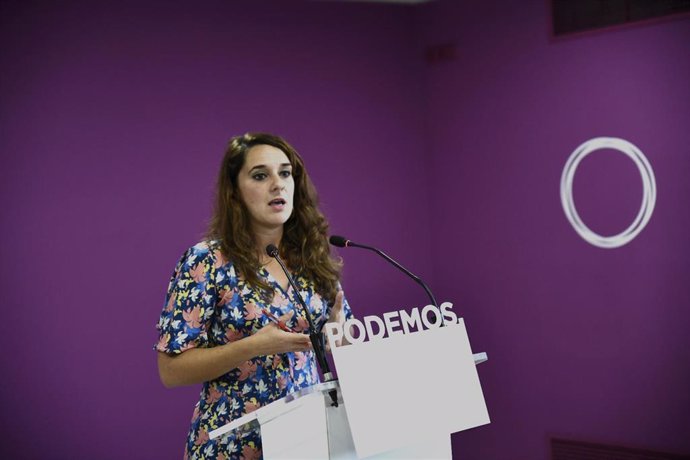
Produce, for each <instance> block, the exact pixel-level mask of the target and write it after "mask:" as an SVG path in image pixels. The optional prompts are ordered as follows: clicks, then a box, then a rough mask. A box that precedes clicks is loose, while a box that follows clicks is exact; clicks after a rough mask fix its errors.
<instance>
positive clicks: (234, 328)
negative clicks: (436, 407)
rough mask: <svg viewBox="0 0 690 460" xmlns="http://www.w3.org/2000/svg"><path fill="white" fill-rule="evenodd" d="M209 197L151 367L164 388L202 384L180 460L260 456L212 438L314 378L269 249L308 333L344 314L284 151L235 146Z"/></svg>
mask: <svg viewBox="0 0 690 460" xmlns="http://www.w3.org/2000/svg"><path fill="white" fill-rule="evenodd" d="M216 192H217V196H216V206H215V211H214V215H213V218H212V220H211V224H210V228H209V231H208V234H207V240H206V241H204V242H202V243H199V244H197V245H196V246H194V247H192V248H190V249H189V250H187V251H186V252H185V254H184V255H183V256H182V258H181V259H180V260H179V262H178V263H177V266H176V267H175V271H174V273H173V275H172V278H171V281H170V285H169V287H168V294H167V297H166V302H165V307H164V309H163V312H162V314H161V317H160V320H159V323H158V330H159V332H160V339H159V341H158V344H157V345H156V350H158V351H159V353H158V369H159V373H160V376H161V380H162V381H163V384H164V385H165V386H166V387H175V386H179V385H191V384H196V383H203V389H202V391H201V397H200V400H199V403H198V404H197V406H196V409H195V411H194V415H193V417H192V425H191V429H190V431H189V436H188V438H187V447H186V451H185V458H211V459H227V458H261V439H260V435H259V433H257V432H251V433H249V434H248V435H246V436H242V437H236V436H233V435H230V436H226V437H225V438H222V439H216V440H209V437H208V434H209V432H210V431H212V430H214V429H216V428H219V427H221V426H223V425H225V424H226V423H228V422H230V421H231V420H233V419H235V418H237V417H240V416H242V415H244V414H246V413H249V412H252V411H253V410H256V409H257V408H258V407H260V406H263V405H266V404H268V403H270V402H272V401H275V400H277V399H280V398H282V397H284V396H285V395H287V394H288V393H291V392H293V391H297V390H299V389H301V388H304V387H307V386H310V385H313V384H315V383H318V381H319V376H318V372H317V368H316V363H315V359H314V353H313V351H312V350H311V344H310V341H309V336H308V335H307V334H306V333H304V332H306V331H307V329H308V323H307V320H306V317H305V315H304V312H303V310H302V309H301V308H300V305H299V304H298V303H297V300H296V297H295V293H294V292H293V289H292V288H291V287H290V286H289V283H288V280H287V277H286V276H285V274H284V273H283V271H282V270H281V268H280V266H279V264H278V263H277V261H276V260H275V259H273V258H271V257H269V256H268V255H266V252H265V248H266V246H267V245H269V244H273V245H275V246H277V247H278V248H279V250H280V255H281V258H283V260H285V261H286V264H287V266H288V268H289V269H290V271H291V272H292V276H293V277H294V279H295V282H296V284H297V285H298V288H299V290H300V292H301V294H302V296H303V297H304V300H305V302H306V303H307V305H308V307H309V309H310V313H311V315H312V318H313V320H314V323H315V327H317V328H320V326H321V325H323V324H324V323H325V322H331V321H340V322H344V321H345V319H347V318H348V317H349V316H350V315H351V313H350V308H349V306H348V304H347V302H346V301H345V300H344V298H343V294H342V291H340V287H339V286H340V284H339V277H340V263H339V262H338V261H336V260H335V259H334V258H333V257H331V255H330V252H329V247H328V241H327V229H328V224H327V222H326V219H325V218H324V216H323V215H322V214H321V213H320V212H319V210H318V209H317V195H316V191H315V189H314V186H313V185H312V183H311V180H310V179H309V176H308V175H307V172H306V170H305V168H304V163H303V162H302V159H301V158H300V156H299V155H298V154H297V152H296V151H295V150H294V149H293V148H292V147H291V146H290V145H288V144H287V142H285V141H284V140H283V139H281V138H279V137H277V136H273V135H270V134H262V133H255V134H245V135H243V136H238V137H235V138H233V139H232V140H231V141H230V144H229V146H228V149H227V151H226V153H225V157H224V159H223V162H222V165H221V170H220V174H219V177H218V185H217V190H216ZM265 311H268V312H270V313H272V314H273V315H274V316H276V317H279V318H280V319H281V320H283V321H285V322H286V323H287V326H288V327H290V328H291V329H292V330H294V331H296V332H287V331H285V330H281V329H280V328H279V327H278V326H277V325H276V324H275V323H274V322H271V321H270V320H269V318H268V316H267V314H266V313H264V312H265Z"/></svg>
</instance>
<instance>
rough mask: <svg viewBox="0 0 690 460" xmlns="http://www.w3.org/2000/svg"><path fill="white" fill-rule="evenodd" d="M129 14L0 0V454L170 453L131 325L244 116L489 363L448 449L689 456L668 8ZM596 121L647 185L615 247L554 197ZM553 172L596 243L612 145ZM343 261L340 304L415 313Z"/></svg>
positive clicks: (177, 440)
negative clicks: (602, 22) (643, 218)
mask: <svg viewBox="0 0 690 460" xmlns="http://www.w3.org/2000/svg"><path fill="white" fill-rule="evenodd" d="M139 3H140V2H123V3H121V2H118V3H113V4H112V5H110V6H108V5H107V4H104V3H103V4H99V5H95V4H94V2H86V1H84V2H65V3H61V4H60V5H59V6H54V5H53V4H52V3H51V2H18V1H13V2H3V3H2V5H0V43H2V46H1V47H0V69H2V71H1V72H0V152H1V154H2V168H0V196H2V198H3V202H4V206H3V210H2V219H1V220H0V232H1V233H0V253H1V254H2V256H3V264H2V265H0V283H1V285H2V288H3V300H2V307H3V308H2V312H3V314H4V318H3V319H4V320H3V321H0V328H1V329H0V337H1V339H0V340H1V342H0V345H2V349H3V357H2V360H1V363H2V369H3V371H4V372H3V374H4V378H3V379H2V383H1V384H0V398H2V399H1V402H2V408H3V410H2V417H1V418H0V420H1V423H2V425H1V429H2V432H3V433H4V439H3V442H2V443H0V457H3V458H5V457H7V458H18V459H21V458H56V459H63V458H104V459H108V458H112V459H120V458H142V459H144V458H147V459H148V458H179V457H180V456H181V454H182V446H183V439H184V436H185V435H186V432H187V428H188V422H189V419H190V417H191V412H192V407H193V404H194V402H195V401H196V398H197V394H198V388H185V389H175V390H166V389H164V388H163V387H162V385H161V384H160V382H159V381H158V376H157V371H156V366H155V353H154V352H153V351H152V349H151V347H152V345H153V343H154V341H155V339H156V337H155V329H154V325H155V322H156V320H157V317H158V314H159V311H160V309H161V307H162V302H163V296H164V291H165V288H166V285H167V281H168V276H169V275H170V272H171V270H172V268H173V265H174V263H175V261H176V260H177V258H178V257H179V255H180V254H181V253H182V251H184V249H185V248H186V247H187V246H189V245H191V244H194V243H195V242H196V241H197V240H198V239H199V238H200V235H201V234H202V232H203V230H204V226H205V222H206V220H207V218H208V215H209V210H210V204H211V194H212V189H213V184H214V181H215V174H216V169H217V167H218V165H219V162H220V158H221V155H222V152H223V147H224V145H225V143H226V142H227V140H228V138H229V137H231V136H232V135H235V134H239V133H243V132H245V131H248V130H266V131H271V132H276V133H278V134H281V135H283V136H285V137H286V138H287V139H289V140H290V141H291V142H292V143H293V144H294V145H295V146H296V147H297V148H298V150H299V151H300V152H301V153H302V154H303V156H304V158H305V160H306V162H307V165H308V168H309V171H310V173H311V175H312V177H313V179H314V181H315V183H316V185H317V187H318V188H319V191H320V194H321V197H322V204H323V208H324V211H325V212H326V213H327V214H328V215H329V217H330V220H331V226H332V229H333V232H334V233H341V234H345V235H347V236H350V237H351V238H353V239H360V240H362V241H363V242H369V243H371V244H376V245H379V246H381V247H382V248H383V249H385V250H386V251H387V252H388V253H390V254H391V255H394V256H396V257H397V258H398V259H399V260H400V262H402V263H403V264H405V265H407V266H408V267H410V268H412V269H413V270H414V271H415V272H416V273H418V274H419V275H420V276H422V277H423V278H424V279H426V280H427V281H428V282H429V284H430V285H431V286H432V288H433V289H434V291H435V293H436V295H437V297H439V298H440V299H444V300H445V299H448V300H452V301H454V302H455V303H456V305H457V308H458V309H459V310H460V312H461V314H463V316H465V318H466V322H467V325H468V328H469V332H470V339H471V340H472V343H473V347H474V348H475V350H477V351H487V352H488V353H489V357H490V361H489V362H488V363H486V364H483V365H482V366H481V367H480V378H481V380H482V384H483V387H484V390H485V395H486V399H487V404H488V406H489V411H490V414H491V417H492V424H491V425H489V426H486V427H481V428H478V429H475V430H470V431H468V432H465V433H461V434H458V435H455V436H454V449H455V451H456V452H457V453H458V457H461V456H462V458H467V459H503V458H511V457H514V455H515V452H519V453H520V455H519V457H521V458H547V450H546V449H547V446H546V439H547V435H549V434H557V435H563V436H570V437H574V438H581V439H589V440H598V441H604V442H611V443H619V444H626V445H636V446H643V447H649V448H658V449H664V450H672V451H677V452H686V453H687V452H690V433H689V431H688V429H687V427H688V426H690V418H689V416H688V414H689V413H690V399H689V398H690V397H689V396H688V391H687V388H688V387H690V351H689V350H690V341H689V340H688V338H687V335H688V334H687V333H686V330H688V327H689V326H690V313H689V312H688V294H689V289H690V288H688V281H690V280H689V279H688V277H689V276H688V273H690V266H689V265H690V263H689V262H688V255H690V254H689V252H690V251H688V249H689V247H688V245H689V243H688V238H687V236H686V235H687V234H688V233H689V232H688V230H689V227H690V217H689V216H690V213H688V212H687V205H686V198H687V197H688V196H690V193H689V192H690V190H688V188H689V187H690V186H689V185H688V181H687V180H686V178H687V177H688V175H689V173H690V157H688V155H687V149H688V147H687V146H688V145H689V142H688V141H690V138H689V137H690V135H689V134H688V129H687V127H688V120H689V119H690V93H689V91H688V89H687V81H688V80H689V77H690V62H689V60H688V59H687V55H688V51H690V49H689V48H690V40H689V39H690V36H689V35H690V33H689V31H690V27H688V21H687V19H686V20H678V21H671V22H663V23H658V24H653V25H647V26H643V27H633V28H628V29H622V30H618V31H614V32H608V33H597V34H592V35H588V36H585V37H580V38H573V39H568V40H562V41H550V39H549V35H548V18H547V14H548V9H547V5H546V4H545V3H544V2H513V4H514V5H515V7H514V8H513V9H510V7H509V10H508V11H506V12H501V13H498V12H496V11H494V10H491V9H489V7H488V6H485V5H483V4H482V3H481V2H438V3H434V4H431V5H426V6H423V7H400V6H380V5H369V4H360V3H353V4H339V3H330V2H324V3H321V2H297V1H289V2H286V1H277V0H276V1H273V2H266V1H262V2H249V1H247V2H237V1H232V2H227V1H218V2H204V3H203V4H195V5H192V4H191V3H189V2H160V3H157V2H146V5H140V4H139ZM518 6H519V8H518ZM448 42H452V43H456V45H457V50H458V51H457V56H456V58H455V59H454V60H451V61H447V62H439V63H437V64H434V65H428V64H427V63H425V61H424V59H423V56H424V50H425V48H426V47H427V46H430V45H434V44H439V43H448ZM598 135H611V136H620V137H624V138H626V139H628V140H630V141H632V142H634V143H635V144H637V145H638V147H640V148H641V149H642V150H643V151H644V152H645V154H646V155H647V157H648V158H649V160H650V162H651V163H652V166H653V168H654V170H655V173H656V178H657V182H658V188H659V194H658V201H657V207H656V210H655V212H654V215H653V216H652V220H651V221H650V223H649V225H648V227H647V228H646V229H645V230H644V231H643V232H642V233H641V234H640V235H639V236H638V238H637V239H635V240H634V241H633V242H632V243H630V244H629V245H628V246H625V247H623V248H620V249H616V250H602V249H597V248H594V247H592V246H590V245H588V244H587V243H585V242H584V241H583V240H581V239H580V238H579V237H578V236H577V235H576V234H575V232H574V230H573V229H572V228H571V227H570V226H569V224H568V223H567V221H566V220H565V217H564V215H563V212H562V210H561V209H560V202H559V198H558V181H559V178H560V173H561V169H562V167H563V165H564V163H565V160H566V159H567V156H568V155H569V154H570V152H572V150H573V149H574V148H575V147H576V146H577V145H579V144H580V143H581V142H583V141H584V140H587V139H589V138H591V137H594V136H598ZM575 187H576V190H575V191H576V193H575V196H576V200H577V205H578V210H580V212H581V214H582V215H583V218H584V219H585V220H586V221H587V223H588V224H589V223H591V226H592V228H593V229H595V230H599V231H601V232H602V233H605V234H610V233H614V232H617V231H620V230H621V229H622V228H624V227H625V226H627V225H628V223H629V222H630V221H631V220H632V218H633V217H634V215H635V213H636V212H637V208H638V205H639V200H640V197H641V187H640V184H639V176H638V174H637V172H636V170H635V168H634V167H633V166H632V163H631V162H629V161H628V160H626V159H625V158H622V159H621V158H619V155H617V154H615V153H611V152H602V153H601V154H600V155H596V156H592V157H590V158H588V159H587V160H586V161H585V162H583V164H582V166H581V168H580V169H579V170H578V175H577V178H576V184H575ZM343 256H345V258H346V264H347V268H346V273H345V279H344V283H345V287H346V290H347V294H348V298H349V300H350V302H351V303H352V305H353V308H355V310H356V312H357V313H358V314H360V315H364V314H369V313H376V312H379V313H380V312H383V311H389V310H394V309H399V308H411V307H413V306H417V305H421V304H422V303H424V302H425V300H426V299H425V297H424V295H423V292H422V291H421V289H419V288H418V286H416V285H414V284H413V283H408V282H407V281H406V280H404V279H402V278H401V277H400V276H399V275H398V273H397V272H396V271H395V270H394V269H391V268H389V267H387V266H386V265H385V264H384V263H382V262H380V261H378V260H377V259H375V258H373V257H372V256H371V255H369V254H367V253H361V252H354V250H353V251H352V252H350V251H348V252H347V253H343ZM417 358H418V359H419V360H423V357H417ZM411 371H422V370H421V369H419V370H417V369H412V370H411ZM424 371H425V372H426V371H428V370H424Z"/></svg>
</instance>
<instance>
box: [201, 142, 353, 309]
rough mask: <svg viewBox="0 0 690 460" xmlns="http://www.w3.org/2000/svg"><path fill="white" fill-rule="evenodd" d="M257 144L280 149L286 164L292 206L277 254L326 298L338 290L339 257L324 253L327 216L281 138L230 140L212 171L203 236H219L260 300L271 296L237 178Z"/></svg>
mask: <svg viewBox="0 0 690 460" xmlns="http://www.w3.org/2000/svg"><path fill="white" fill-rule="evenodd" d="M257 145H270V146H273V147H275V148H277V149H280V150H281V151H282V152H283V153H285V155H286V156H287V157H288V160H289V161H290V164H291V166H292V175H293V178H294V181H295V193H294V198H293V200H294V206H293V211H292V214H291V215H290V217H289V218H288V220H287V222H285V224H284V227H283V237H282V241H281V243H280V256H281V257H282V258H283V260H285V261H286V264H287V266H288V267H289V269H290V270H291V271H293V273H296V274H299V275H300V276H304V277H305V278H307V279H309V280H311V281H313V282H314V284H315V286H316V291H317V292H318V293H319V294H320V295H321V296H322V297H323V298H324V299H325V300H327V301H329V302H332V301H333V300H334V299H335V295H336V293H337V290H338V281H339V280H340V271H341V268H342V262H341V260H339V259H336V258H334V257H333V256H332V255H331V253H330V247H329V245H328V222H327V221H326V218H325V217H324V215H323V214H322V213H321V212H320V211H319V209H318V195H317V193H316V189H315V188H314V184H313V183H312V181H311V179H309V175H308V174H307V171H306V169H305V167H304V162H303V161H302V158H301V157H300V156H299V154H298V153H297V151H296V150H295V149H294V148H292V146H290V144H288V143H287V142H286V141H285V140H284V139H282V138H280V137H278V136H275V135H272V134H267V133H247V134H244V135H242V136H236V137H233V138H232V139H231V140H230V142H229V144H228V147H227V149H226V151H225V156H224V157H223V161H222V163H221V167H220V172H219V174H218V183H217V186H216V198H215V207H214V211H213V215H212V217H211V221H210V224H209V227H208V231H207V233H206V237H207V238H208V239H210V240H218V241H219V242H220V250H221V252H222V253H223V255H224V256H225V257H226V258H227V259H228V260H231V261H232V262H233V264H234V266H235V269H236V270H237V271H238V274H241V276H243V277H244V279H245V280H246V281H247V282H248V283H249V284H251V285H252V286H254V287H255V288H258V289H260V290H261V291H262V293H263V297H264V298H265V299H266V300H269V299H270V298H271V297H272V296H273V290H272V288H271V287H270V286H269V285H268V283H267V282H266V281H265V280H264V279H263V278H262V277H260V276H259V274H258V272H259V269H260V267H261V265H260V261H259V257H258V254H259V248H257V245H256V241H255V239H254V235H253V232H252V230H251V226H250V218H249V211H248V210H247V208H246V206H245V205H244V203H243V202H242V199H241V198H240V193H239V188H238V182H237V176H238V174H239V172H240V169H242V166H244V162H245V159H246V157H247V154H248V152H249V150H250V149H251V148H252V147H254V146H257Z"/></svg>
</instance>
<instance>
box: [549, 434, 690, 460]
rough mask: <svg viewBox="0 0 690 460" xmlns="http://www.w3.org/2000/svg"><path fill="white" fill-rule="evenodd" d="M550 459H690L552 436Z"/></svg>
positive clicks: (688, 458) (682, 456)
mask: <svg viewBox="0 0 690 460" xmlns="http://www.w3.org/2000/svg"><path fill="white" fill-rule="evenodd" d="M551 460H690V455H681V454H671V453H667V452H655V451H651V450H645V449H633V448H630V447H620V446H609V445H606V444H596V443H592V442H582V441H571V440H565V439H553V438H552V439H551Z"/></svg>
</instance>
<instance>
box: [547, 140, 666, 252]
mask: <svg viewBox="0 0 690 460" xmlns="http://www.w3.org/2000/svg"><path fill="white" fill-rule="evenodd" d="M604 148H608V149H614V150H618V151H619V152H621V153H624V154H625V155H627V156H629V157H630V158H631V159H632V160H633V161H634V162H635V164H636V165H637V169H639V170H640V175H641V176H642V187H643V194H642V206H641V207H640V211H639V212H638V213H637V217H635V220H634V221H633V223H632V224H630V226H629V227H628V228H626V229H625V230H623V231H622V232H621V233H619V234H618V235H613V236H601V235H599V234H597V233H594V232H593V231H592V230H590V229H589V228H588V227H587V226H586V225H585V224H584V222H582V219H580V216H579V215H578V213H577V209H575V203H574V202H573V178H574V177H575V171H576V170H577V166H578V165H579V164H580V162H581V161H582V159H583V158H585V157H586V156H587V155H589V154H590V153H592V152H594V151H595V150H599V149H604ZM655 202H656V181H655V180H654V171H652V166H651V165H650V164H649V161H647V158H646V157H645V156H644V154H643V153H642V151H640V149H638V148H637V147H635V146H634V145H633V144H631V143H630V142H628V141H626V140H624V139H617V138H615V137H597V138H594V139H590V140H588V141H587V142H585V143H583V144H582V145H580V146H579V147H578V148H576V149H575V151H574V152H573V153H572V154H571V155H570V158H568V161H567V162H566V163H565V167H564V168H563V174H562V175H561V204H562V205H563V211H565V216H566V217H567V218H568V221H570V223H571V225H572V226H573V228H574V229H575V231H576V232H577V233H578V234H579V235H580V236H581V237H582V238H584V240H585V241H587V242H588V243H591V244H593V245H594V246H599V247H600V248H617V247H620V246H623V245H624V244H627V243H629V242H630V241H631V240H632V239H633V238H635V237H636V236H637V234H638V233H640V232H641V231H642V229H643V228H644V227H645V225H647V222H649V219H650V218H651V217H652V211H654V203H655Z"/></svg>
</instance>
